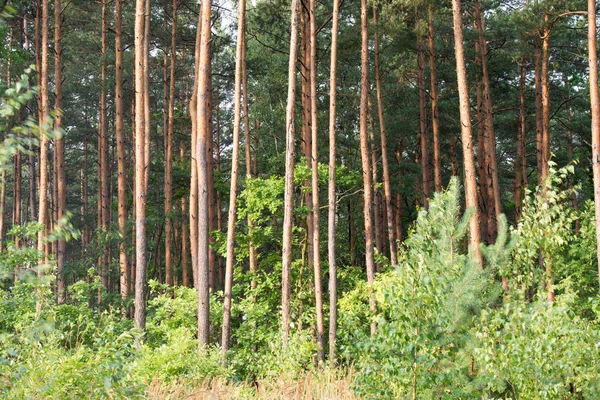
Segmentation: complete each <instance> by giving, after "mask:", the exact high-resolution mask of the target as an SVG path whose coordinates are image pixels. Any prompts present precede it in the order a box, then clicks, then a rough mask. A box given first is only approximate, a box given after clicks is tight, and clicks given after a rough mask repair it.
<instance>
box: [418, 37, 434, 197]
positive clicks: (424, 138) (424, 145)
mask: <svg viewBox="0 0 600 400" xmlns="http://www.w3.org/2000/svg"><path fill="white" fill-rule="evenodd" d="M421 45H422V40H421V38H417V69H418V71H417V83H418V86H419V132H420V137H421V174H422V177H423V181H422V182H423V183H422V184H421V186H422V188H421V189H422V190H423V207H425V208H429V199H430V198H431V178H430V171H429V133H428V132H427V109H426V105H427V102H426V99H425V95H426V92H425V71H424V64H425V61H424V60H423V58H424V57H423V50H422V49H421Z"/></svg>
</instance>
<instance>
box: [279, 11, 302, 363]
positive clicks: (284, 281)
mask: <svg viewBox="0 0 600 400" xmlns="http://www.w3.org/2000/svg"><path fill="white" fill-rule="evenodd" d="M291 8H292V10H291V23H290V31H291V36H290V57H289V65H288V93H287V106H286V111H285V132H286V133H285V190H284V203H283V204H284V206H283V207H284V208H283V246H282V247H283V249H282V257H281V269H282V271H281V314H282V318H281V322H282V331H283V350H284V351H285V349H286V348H287V344H288V340H289V336H290V296H291V282H290V279H291V267H292V223H293V218H294V216H293V209H294V153H295V151H294V140H295V138H294V103H295V97H296V61H297V55H298V49H297V47H298V0H292V5H291Z"/></svg>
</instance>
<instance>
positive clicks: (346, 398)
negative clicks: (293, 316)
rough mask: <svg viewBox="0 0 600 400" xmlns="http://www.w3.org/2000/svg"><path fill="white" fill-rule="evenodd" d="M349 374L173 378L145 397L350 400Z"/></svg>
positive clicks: (156, 385)
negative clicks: (195, 382)
mask: <svg viewBox="0 0 600 400" xmlns="http://www.w3.org/2000/svg"><path fill="white" fill-rule="evenodd" d="M353 375H354V372H353V371H352V370H351V371H341V370H334V371H331V370H313V371H309V372H307V373H306V374H304V375H302V376H299V377H298V376H293V375H289V376H287V375H282V376H279V377H277V378H275V379H271V380H259V381H254V382H226V381H224V380H220V379H213V380H205V381H204V382H202V383H201V384H199V385H192V386H190V385H189V384H188V383H186V382H185V381H176V382H172V383H170V384H168V385H165V384H161V383H160V382H157V381H155V382H153V383H152V385H150V387H149V389H148V398H149V399H151V400H159V399H160V400H163V399H194V400H209V399H210V400H220V399H223V400H224V399H261V400H262V399H264V400H267V399H269V400H270V399H303V400H313V399H314V400H317V399H324V400H327V399H331V400H333V399H339V400H354V399H356V396H355V395H354V393H353V391H352V390H351V386H352V381H353Z"/></svg>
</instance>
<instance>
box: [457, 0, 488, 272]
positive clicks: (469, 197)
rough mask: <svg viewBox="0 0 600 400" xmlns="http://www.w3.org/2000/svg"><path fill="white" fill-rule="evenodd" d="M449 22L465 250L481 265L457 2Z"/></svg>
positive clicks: (475, 184) (465, 81)
mask: <svg viewBox="0 0 600 400" xmlns="http://www.w3.org/2000/svg"><path fill="white" fill-rule="evenodd" d="M452 17H453V18H452V19H453V25H454V43H455V45H454V52H455V55H456V76H457V81H458V96H459V102H460V122H461V139H462V147H463V157H464V169H465V200H466V207H467V209H469V208H471V209H473V216H472V217H471V220H470V221H469V251H470V253H471V255H472V256H473V258H474V260H475V261H476V262H478V263H481V261H482V259H481V252H480V250H479V242H480V241H481V240H480V233H479V210H478V208H477V181H476V179H475V162H474V160H473V137H472V134H471V112H470V110H469V89H468V87H467V70H466V65H465V50H464V44H463V22H462V14H461V9H460V0H452Z"/></svg>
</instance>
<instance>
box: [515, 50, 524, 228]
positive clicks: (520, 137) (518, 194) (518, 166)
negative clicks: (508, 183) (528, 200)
mask: <svg viewBox="0 0 600 400" xmlns="http://www.w3.org/2000/svg"><path fill="white" fill-rule="evenodd" d="M520 68H521V75H520V78H519V105H520V107H519V131H518V134H517V159H516V160H515V186H514V201H515V221H518V220H519V219H520V218H521V213H522V211H523V186H524V182H525V180H526V179H527V163H526V159H525V135H526V132H527V129H526V125H525V118H526V114H525V74H526V72H527V70H526V65H525V59H524V58H523V59H522V60H521V67H520Z"/></svg>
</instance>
